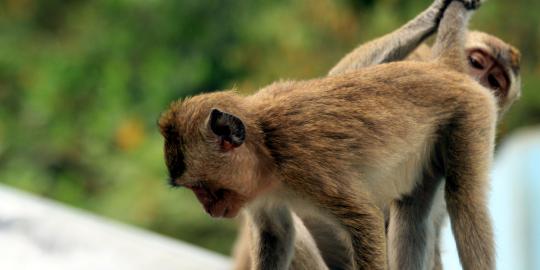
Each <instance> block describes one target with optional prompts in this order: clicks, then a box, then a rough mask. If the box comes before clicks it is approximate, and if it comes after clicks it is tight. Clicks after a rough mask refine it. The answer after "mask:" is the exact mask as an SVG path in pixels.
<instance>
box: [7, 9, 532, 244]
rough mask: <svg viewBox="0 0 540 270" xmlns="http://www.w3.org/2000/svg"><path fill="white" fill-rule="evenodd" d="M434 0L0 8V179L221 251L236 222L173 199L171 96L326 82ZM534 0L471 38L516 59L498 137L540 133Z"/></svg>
mask: <svg viewBox="0 0 540 270" xmlns="http://www.w3.org/2000/svg"><path fill="white" fill-rule="evenodd" d="M429 3H430V1H428V0H422V1H397V0H384V1H383V0H381V1H374V0H324V1H323V0H321V1H309V0H294V1H293V0H275V1H262V0H237V1H219V0H208V1H200V0H182V1H173V0H94V1H90V0H65V1H61V0H47V1H40V0H3V1H0V182H4V183H8V184H10V185H13V186H17V187H20V188H23V189H27V190H30V191H32V192H35V193H38V194H41V195H44V196H47V197H51V198H54V199H56V200H60V201H63V202H66V203H69V204H72V205H74V206H76V207H80V208H84V209H89V210H91V211H94V212H96V213H99V214H102V215H106V216H110V217H113V218H116V219H119V220H122V221H125V222H129V223H133V224H136V225H138V226H142V227H145V228H149V229H151V230H155V231H158V232H160V233H164V234H167V235H171V236H173V237H177V238H180V239H183V240H187V241H189V242H192V243H196V244H198V245H201V246H203V247H206V248H210V249H214V250H217V251H219V252H222V253H225V254H227V253H229V250H230V247H231V243H232V241H233V239H234V237H235V225H234V224H233V223H232V222H227V221H222V220H214V219H211V218H210V217H208V216H207V215H206V214H205V213H204V211H203V210H202V207H201V206H200V205H199V204H198V203H197V202H196V200H195V199H194V197H193V195H192V194H189V193H188V192H186V191H183V190H172V189H171V188H168V187H167V185H166V182H165V177H166V171H165V166H164V163H163V155H162V139H161V138H160V136H159V134H158V132H157V128H156V120H157V118H158V116H159V114H160V112H161V111H163V110H164V109H165V108H166V107H167V105H168V104H169V102H171V101H172V100H175V99H178V98H181V97H184V96H186V95H192V94H195V93H198V92H201V91H212V90H216V89H226V88H231V87H236V88H238V89H239V90H240V91H242V92H250V91H254V90H255V89H257V88H258V87H261V86H263V85H265V84H268V83H270V82H272V81H274V80H277V79H280V78H295V79H303V78H312V77H317V76H322V75H324V74H325V73H326V71H327V70H328V69H329V68H330V67H331V66H332V65H333V64H334V63H336V62H337V61H338V60H339V59H340V57H342V56H344V55H345V53H346V52H347V51H349V50H351V49H352V48H354V47H355V46H356V45H357V44H359V43H360V42H361V41H366V40H368V39H371V38H374V37H376V36H379V35H382V34H384V33H387V32H389V31H391V30H393V29H395V28H396V27H397V26H398V25H400V24H402V23H404V22H405V21H406V20H408V19H410V18H412V17H414V15H415V14H417V13H418V12H419V11H421V10H422V9H423V8H425V7H427V6H428V5H429ZM538 10H540V2H539V1H535V0H515V1H511V2H509V1H500V0H491V1H489V2H488V3H487V4H486V5H485V6H484V7H483V8H482V9H481V10H480V11H479V12H478V13H477V15H476V16H475V18H474V20H473V28H476V29H479V30H483V31H486V32H489V33H492V34H495V35H497V36H499V37H501V38H503V39H504V40H507V41H509V42H510V43H512V44H515V45H516V46H517V47H519V48H520V49H521V50H522V53H523V69H522V70H523V74H524V79H523V85H524V89H523V97H522V99H521V101H519V102H518V103H517V104H516V105H515V107H514V108H513V109H512V111H511V112H510V113H509V115H508V117H507V118H506V119H507V120H506V121H505V122H504V124H503V127H502V129H501V130H502V132H501V134H503V135H504V134H507V133H508V132H510V131H512V130H513V129H516V128H518V127H521V126H525V125H533V124H538V123H540V91H538V90H537V89H538V88H539V87H540V77H539V76H538V75H539V74H540V66H539V62H538V58H539V57H540V55H539V52H538V51H537V50H538V48H540V27H539V26H540V24H539V23H540V17H539V16H538V15H537V11H538Z"/></svg>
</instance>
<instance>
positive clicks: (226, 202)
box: [187, 184, 243, 218]
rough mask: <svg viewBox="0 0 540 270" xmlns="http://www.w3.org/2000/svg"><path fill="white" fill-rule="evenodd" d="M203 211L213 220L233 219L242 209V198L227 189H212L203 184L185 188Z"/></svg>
mask: <svg viewBox="0 0 540 270" xmlns="http://www.w3.org/2000/svg"><path fill="white" fill-rule="evenodd" d="M187 187H188V188H189V189H191V190H192V191H193V193H194V194H195V196H197V199H198V200H199V202H200V203H201V204H202V205H203V207H204V210H205V211H206V213H208V214H209V215H210V216H212V217H214V218H234V217H236V216H237V215H238V212H239V211H240V208H241V207H242V204H243V203H242V202H243V200H242V199H241V198H242V196H240V195H239V194H237V193H236V192H234V191H231V190H228V189H214V188H211V187H208V186H206V185H204V184H197V185H193V186H187Z"/></svg>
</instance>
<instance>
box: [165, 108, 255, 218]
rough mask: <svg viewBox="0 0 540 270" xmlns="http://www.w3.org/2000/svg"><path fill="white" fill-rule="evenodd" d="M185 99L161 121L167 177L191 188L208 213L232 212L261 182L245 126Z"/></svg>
mask: <svg viewBox="0 0 540 270" xmlns="http://www.w3.org/2000/svg"><path fill="white" fill-rule="evenodd" d="M192 103H193V102H192ZM183 105H184V106H182V108H180V107H178V106H177V107H176V108H174V107H171V110H169V111H168V112H166V113H165V114H164V115H163V116H162V117H161V119H160V121H159V125H160V129H161V133H162V134H163V136H164V138H165V148H164V152H165V160H166V165H167V168H168V170H169V176H170V181H169V183H170V184H171V185H172V186H177V187H180V186H182V187H186V188H188V189H190V190H192V191H193V193H194V194H195V196H196V197H197V199H198V200H199V202H200V203H201V204H202V205H203V207H204V209H205V210H206V212H207V213H208V214H210V215H211V216H212V217H227V218H230V217H234V216H236V215H237V214H238V212H239V210H240V209H241V208H242V207H243V206H244V205H245V204H246V203H247V202H248V201H250V200H251V199H252V198H254V197H255V196H256V195H257V194H258V193H259V192H260V191H261V189H262V186H263V185H261V183H260V181H258V180H259V178H260V177H259V173H258V164H257V162H258V161H257V157H256V156H255V155H254V154H253V152H252V151H251V150H250V149H249V147H248V146H247V145H246V144H245V143H244V142H245V140H246V136H247V130H246V126H245V125H244V123H243V122H242V120H240V119H239V118H238V117H236V116H234V115H232V114H228V113H225V112H222V111H220V110H218V109H215V108H208V109H200V108H196V109H194V108H186V104H183ZM193 112H196V113H195V114H194V113H193Z"/></svg>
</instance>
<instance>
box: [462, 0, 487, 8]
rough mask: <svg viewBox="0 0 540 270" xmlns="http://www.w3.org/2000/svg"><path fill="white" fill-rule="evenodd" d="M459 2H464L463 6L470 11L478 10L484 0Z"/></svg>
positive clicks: (463, 0)
mask: <svg viewBox="0 0 540 270" xmlns="http://www.w3.org/2000/svg"><path fill="white" fill-rule="evenodd" d="M457 1H460V2H462V3H463V5H465V8H467V9H468V10H475V9H478V8H479V7H480V6H481V5H482V3H483V2H484V1H483V0H457Z"/></svg>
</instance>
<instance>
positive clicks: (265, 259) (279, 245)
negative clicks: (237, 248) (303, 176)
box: [246, 202, 296, 270]
mask: <svg viewBox="0 0 540 270" xmlns="http://www.w3.org/2000/svg"><path fill="white" fill-rule="evenodd" d="M246 216H247V217H246V218H247V220H246V222H247V224H248V226H249V227H248V229H249V231H250V234H251V235H250V237H251V239H252V241H251V242H250V244H251V247H250V252H251V256H250V257H251V269H257V270H259V269H260V270H275V269H283V270H286V269H289V268H290V266H291V261H292V259H293V255H294V241H295V233H296V231H295V228H294V221H293V217H292V214H291V211H290V210H289V208H288V207H287V206H286V205H285V204H282V203H265V202H260V203H259V202H257V203H255V204H254V205H253V206H250V207H249V209H247V215H246Z"/></svg>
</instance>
